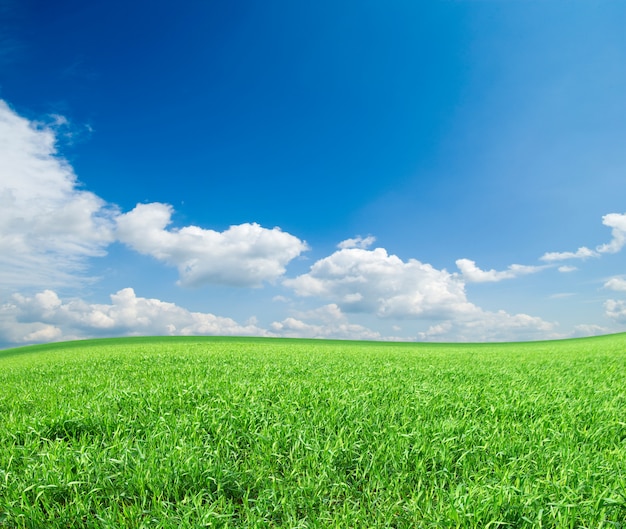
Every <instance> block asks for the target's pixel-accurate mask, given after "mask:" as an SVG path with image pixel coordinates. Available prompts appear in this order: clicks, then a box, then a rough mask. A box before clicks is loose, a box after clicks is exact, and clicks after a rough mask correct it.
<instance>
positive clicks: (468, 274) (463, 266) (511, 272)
mask: <svg viewBox="0 0 626 529" xmlns="http://www.w3.org/2000/svg"><path fill="white" fill-rule="evenodd" d="M456 266H457V267H458V269H459V270H460V271H461V274H463V278H464V279H465V280H466V281H467V282H469V283H489V282H497V281H502V280H503V279H513V278H515V277H519V276H523V275H527V274H534V273H535V272H538V271H539V270H541V269H542V268H543V267H542V266H526V265H518V264H513V265H511V266H509V267H508V269H506V270H503V271H496V270H481V269H480V268H478V267H477V266H476V263H475V262H474V261H471V260H470V259H457V261H456Z"/></svg>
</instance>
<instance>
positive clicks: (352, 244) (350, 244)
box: [337, 235, 376, 250]
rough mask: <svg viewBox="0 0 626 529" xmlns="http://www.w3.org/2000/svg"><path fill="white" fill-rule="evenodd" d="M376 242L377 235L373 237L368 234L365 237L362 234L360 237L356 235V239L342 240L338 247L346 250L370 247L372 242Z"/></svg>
mask: <svg viewBox="0 0 626 529" xmlns="http://www.w3.org/2000/svg"><path fill="white" fill-rule="evenodd" d="M375 242H376V237H373V236H372V235H368V236H367V237H365V238H363V237H361V236H360V235H359V236H358V237H355V238H354V239H346V240H345V241H341V242H340V243H339V244H338V245H337V248H339V249H341V250H344V249H347V248H362V249H365V248H369V247H370V246H371V245H372V244H374V243H375Z"/></svg>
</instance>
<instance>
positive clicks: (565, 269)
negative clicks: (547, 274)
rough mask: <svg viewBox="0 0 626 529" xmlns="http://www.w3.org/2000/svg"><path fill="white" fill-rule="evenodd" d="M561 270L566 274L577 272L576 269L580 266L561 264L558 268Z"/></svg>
mask: <svg viewBox="0 0 626 529" xmlns="http://www.w3.org/2000/svg"><path fill="white" fill-rule="evenodd" d="M557 270H558V271H559V272H562V273H564V274H567V273H569V272H575V271H576V270H578V268H576V267H575V266H566V265H563V266H559V267H558V269H557Z"/></svg>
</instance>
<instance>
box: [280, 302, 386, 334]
mask: <svg viewBox="0 0 626 529" xmlns="http://www.w3.org/2000/svg"><path fill="white" fill-rule="evenodd" d="M271 329H272V331H274V332H275V333H277V334H279V335H280V336H284V337H287V338H332V339H341V340H382V339H383V337H382V336H381V335H380V333H378V332H375V331H372V330H370V329H368V328H367V327H364V326H362V325H358V324H353V323H350V322H348V319H347V318H346V316H345V314H343V313H342V312H341V309H340V308H339V307H338V306H337V305H336V304H334V303H331V304H329V305H325V306H323V307H320V308H318V309H314V310H311V311H307V312H303V313H301V314H298V315H297V318H293V317H289V318H285V319H284V320H282V321H280V322H274V323H272V325H271Z"/></svg>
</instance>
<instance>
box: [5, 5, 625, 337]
mask: <svg viewBox="0 0 626 529" xmlns="http://www.w3.org/2000/svg"><path fill="white" fill-rule="evenodd" d="M0 15H1V17H2V19H1V20H2V22H0V37H1V41H0V42H1V43H2V46H3V49H4V51H3V53H2V54H1V55H0V98H1V99H4V100H5V101H7V102H8V104H9V105H11V106H12V108H14V109H15V111H16V112H17V113H19V114H20V115H22V116H25V117H28V118H29V119H32V120H41V119H44V118H43V117H44V116H46V115H50V114H58V115H63V116H65V117H66V118H67V119H68V120H69V122H70V125H69V126H68V127H67V129H63V130H67V131H69V132H71V133H72V136H71V138H69V137H64V136H63V135H62V134H60V135H59V142H60V143H59V150H60V153H61V154H62V155H63V156H64V157H65V158H67V160H68V161H69V162H70V163H71V165H72V167H73V168H74V171H75V172H76V174H77V176H78V179H79V180H80V182H81V183H82V185H83V186H84V188H85V189H88V190H89V191H92V192H93V193H95V194H97V195H98V196H100V197H102V198H103V199H104V200H105V201H107V202H109V203H111V204H115V205H117V206H118V207H119V208H120V210H121V211H124V212H125V211H129V210H131V209H132V208H133V207H134V206H135V205H136V204H137V203H149V202H163V203H168V204H171V205H172V206H173V208H174V210H175V213H174V217H173V218H174V222H175V226H177V227H182V226H185V225H189V224H193V225H197V226H201V227H203V228H207V229H209V228H210V229H214V230H224V229H226V228H227V227H228V226H230V225H234V224H241V223H245V222H257V223H259V224H261V225H262V226H264V227H268V228H271V227H273V226H280V227H281V228H282V229H283V230H284V231H286V232H289V233H292V234H294V235H295V236H297V237H299V238H300V239H302V240H306V241H307V242H308V243H309V245H310V248H311V249H310V250H309V251H308V252H307V253H306V255H305V260H302V259H300V260H298V261H294V263H292V265H290V267H291V268H290V269H289V270H290V272H289V274H288V275H289V276H295V275H296V274H299V273H304V272H306V270H308V267H309V266H311V264H313V262H315V261H316V260H318V259H321V258H323V257H325V256H327V255H329V254H330V253H332V252H333V251H334V250H335V245H336V244H337V243H339V242H340V241H342V240H344V239H347V238H349V237H354V236H355V235H362V236H366V235H368V234H372V235H374V236H376V237H377V245H380V246H382V247H385V248H386V249H387V251H388V252H389V253H392V254H396V255H398V256H399V257H400V258H401V259H403V260H405V261H406V260H408V259H411V258H413V259H418V260H420V261H422V262H425V263H430V264H432V265H433V266H434V267H436V268H438V269H442V268H445V269H447V270H449V271H451V272H455V271H457V269H456V267H455V260H457V259H459V258H468V259H472V260H474V261H476V263H477V265H478V266H479V267H481V268H483V269H491V268H494V269H498V270H500V269H504V268H506V267H507V266H509V265H511V264H512V263H522V264H528V265H539V264H541V263H539V261H538V259H539V257H540V256H541V255H543V254H544V253H545V252H550V251H575V250H576V249H577V248H578V247H580V246H583V245H587V246H589V247H591V248H593V247H594V246H595V245H597V244H601V243H604V242H606V241H608V240H609V239H610V230H609V229H608V228H607V227H605V226H603V225H602V223H601V219H602V216H603V215H606V214H607V213H613V212H614V213H624V211H626V200H625V198H624V197H626V175H625V168H626V149H624V146H625V145H626V97H625V95H624V94H626V32H625V31H624V28H625V27H626V4H625V3H624V2H621V1H610V0H606V1H596V0H568V1H565V0H547V1H543V2H541V1H533V0H528V1H526V0H511V1H489V0H484V1H482V0H476V1H472V0H468V1H463V0H458V1H453V0H447V1H446V0H443V1H433V2H407V1H397V2H374V1H365V2H364V1H353V0H349V1H345V2H331V1H326V0H322V1H318V2H292V1H286V0H285V1H268V2H249V1H234V2H203V1H190V2H184V3H179V4H175V3H172V2H166V1H161V0H158V1H150V2H148V1H137V2H120V1H117V0H115V1H110V2H100V1H95V2H83V1H73V0H63V1H60V2H43V1H35V0H23V1H11V0H5V1H4V2H3V4H2V10H1V12H0ZM108 251H109V258H108V259H109V260H108V261H107V260H103V261H98V262H94V263H92V266H93V269H94V270H95V271H96V272H97V274H100V276H101V280H100V282H99V283H96V284H94V285H91V287H89V288H90V289H91V290H89V293H88V294H85V295H91V296H96V297H97V296H101V297H106V295H108V294H109V293H111V292H113V291H114V290H113V289H119V288H123V287H125V286H134V285H131V284H130V283H132V282H133V281H135V282H136V285H140V284H141V285H142V286H141V287H137V286H136V287H135V288H136V289H140V290H141V292H142V295H144V296H147V297H150V296H153V297H158V298H160V299H169V300H171V301H174V302H176V303H178V304H179V305H184V306H187V307H189V308H192V307H193V308H194V310H207V311H213V312H215V313H220V308H221V309H222V312H221V313H224V314H225V315H229V316H232V317H239V318H241V317H244V316H245V315H257V316H258V313H259V311H261V312H263V310H264V309H263V307H264V306H267V305H268V301H267V299H268V296H269V297H271V296H270V295H269V290H271V289H270V288H266V289H265V290H261V291H259V290H253V291H248V290H237V289H235V290H232V289H229V288H225V287H220V286H213V287H211V286H209V287H206V288H204V289H200V290H197V291H193V290H188V289H180V287H176V286H175V285H174V283H175V281H176V271H175V270H172V269H168V268H165V267H163V266H162V265H161V264H159V263H156V262H154V261H152V260H151V259H150V258H149V257H146V256H138V255H137V254H135V253H133V252H131V251H129V250H127V249H125V248H124V247H122V246H121V245H119V244H117V245H115V244H114V245H113V246H112V247H111V248H110V249H109V250H108ZM598 266H599V265H598ZM596 267H597V264H596V263H595V262H594V263H593V264H590V265H589V266H587V268H585V270H586V271H585V270H582V267H581V271H580V273H577V277H576V278H574V277H573V275H572V274H558V273H557V272H556V271H554V270H551V271H546V272H541V273H540V274H537V275H532V276H526V277H523V278H519V279H515V280H513V281H512V282H510V283H506V282H498V283H494V284H475V285H468V287H467V292H468V296H469V298H470V299H471V300H472V301H473V302H474V303H476V304H478V305H479V306H481V307H483V308H484V309H486V310H499V309H503V310H506V311H509V312H511V313H517V312H526V313H528V314H532V315H536V316H540V317H543V318H544V319H549V320H551V321H553V320H554V319H555V318H556V319H558V318H559V315H560V317H561V318H562V320H563V323H562V325H561V327H562V328H561V330H563V331H565V330H566V329H567V328H568V325H569V326H570V327H571V326H573V325H575V324H583V323H589V324H591V323H593V324H597V325H605V326H606V325H608V323H607V321H606V318H605V317H604V316H603V314H602V309H601V303H602V302H603V300H604V299H605V298H606V295H604V294H602V292H603V291H602V290H601V287H602V281H603V280H605V279H606V278H608V277H611V276H614V275H620V274H624V273H625V272H626V271H625V270H624V261H623V256H620V255H618V256H615V257H612V258H611V259H608V258H606V259H603V261H602V268H601V270H596ZM124 270H125V272H124ZM138 270H139V271H138ZM159 270H160V272H159ZM158 274H162V275H161V276H159V275H158ZM566 276H567V277H566ZM156 277H159V279H155V278H156ZM275 288H276V289H278V290H281V288H282V287H280V286H275ZM599 289H600V290H599ZM149 290H152V291H151V292H149ZM562 291H563V292H564V291H566V292H568V293H571V292H574V291H575V292H580V295H579V296H578V297H579V298H580V299H579V301H578V302H577V303H576V304H573V303H572V301H571V299H569V300H565V299H560V298H553V299H552V300H551V301H549V299H550V298H549V296H550V295H553V294H555V293H556V294H558V293H559V292H562ZM105 292H106V294H105ZM263 292H265V294H263ZM272 292H273V291H272ZM273 293H274V292H273ZM283 294H284V292H282V291H281V292H280V295H283ZM605 294H606V293H605ZM264 296H265V297H264ZM603 296H604V297H603ZM246 303H248V305H246ZM275 306H276V304H274V305H272V307H273V308H272V309H265V310H266V311H267V314H268V318H269V314H271V315H273V316H276V317H278V311H279V309H276V308H275ZM589 307H592V308H591V309H590V308H589ZM280 310H282V309H280ZM594 311H595V312H594ZM246 317H247V316H246ZM363 317H364V318H365V317H366V316H363ZM603 318H604V319H603ZM380 325H381V328H383V327H382V326H383V323H380ZM384 325H387V323H385V324H384ZM415 325H416V328H418V327H420V325H422V323H416V324H415ZM406 332H407V333H408V334H407V335H409V334H411V331H410V330H407V331H406Z"/></svg>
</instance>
